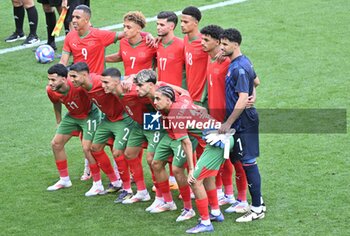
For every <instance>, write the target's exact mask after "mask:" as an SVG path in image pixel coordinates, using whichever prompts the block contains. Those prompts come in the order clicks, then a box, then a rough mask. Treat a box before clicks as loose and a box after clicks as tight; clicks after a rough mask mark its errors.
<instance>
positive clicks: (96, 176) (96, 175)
mask: <svg viewBox="0 0 350 236" xmlns="http://www.w3.org/2000/svg"><path fill="white" fill-rule="evenodd" d="M89 168H90V172H91V175H92V180H93V181H94V182H97V181H100V180H101V173H100V168H99V167H98V165H97V163H95V164H89Z"/></svg>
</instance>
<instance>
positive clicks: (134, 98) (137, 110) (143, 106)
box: [118, 85, 154, 125]
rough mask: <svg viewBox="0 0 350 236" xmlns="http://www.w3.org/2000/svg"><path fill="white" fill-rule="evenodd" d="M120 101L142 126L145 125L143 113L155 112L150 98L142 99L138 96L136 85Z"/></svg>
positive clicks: (120, 97)
mask: <svg viewBox="0 0 350 236" xmlns="http://www.w3.org/2000/svg"><path fill="white" fill-rule="evenodd" d="M118 99H119V100H120V103H121V104H122V105H123V107H124V109H125V112H126V113H128V115H129V116H130V117H131V118H132V119H133V120H134V121H136V122H137V123H139V124H140V125H142V124H143V113H145V112H153V111H154V109H153V107H152V104H151V101H150V100H149V99H148V98H140V97H139V96H138V95H137V92H136V85H133V86H132V88H131V90H130V92H128V93H124V94H123V95H121V96H119V97H118Z"/></svg>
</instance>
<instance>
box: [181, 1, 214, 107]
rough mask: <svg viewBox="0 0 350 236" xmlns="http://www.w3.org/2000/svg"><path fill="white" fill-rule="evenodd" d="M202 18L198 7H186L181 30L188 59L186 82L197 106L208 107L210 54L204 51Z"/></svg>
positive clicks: (182, 16)
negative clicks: (207, 81) (201, 28)
mask: <svg viewBox="0 0 350 236" xmlns="http://www.w3.org/2000/svg"><path fill="white" fill-rule="evenodd" d="M201 18H202V14H201V12H200V10H199V9H198V8H196V7H193V6H190V7H186V8H185V9H184V10H183V11H182V15H181V30H182V33H183V34H186V35H185V37H184V45H185V52H184V53H185V58H186V82H187V88H188V91H189V93H190V96H191V98H192V99H193V101H194V102H195V104H197V105H200V106H203V107H206V99H207V91H206V67H207V62H208V54H207V53H206V52H204V51H203V50H202V45H201V41H202V35H201V34H200V32H199V29H198V24H199V21H200V20H201Z"/></svg>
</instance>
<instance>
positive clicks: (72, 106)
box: [46, 80, 91, 119]
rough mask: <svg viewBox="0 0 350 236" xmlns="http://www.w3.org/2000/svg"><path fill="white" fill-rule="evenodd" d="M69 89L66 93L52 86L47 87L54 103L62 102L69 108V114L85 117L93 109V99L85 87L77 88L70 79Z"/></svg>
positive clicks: (77, 117)
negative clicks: (55, 89)
mask: <svg viewBox="0 0 350 236" xmlns="http://www.w3.org/2000/svg"><path fill="white" fill-rule="evenodd" d="M68 86H69V89H68V91H67V92H66V93H65V94H62V93H59V92H56V91H53V90H52V89H51V88H50V86H47V87H46V92H47V95H48V96H49V98H50V100H51V102H52V103H58V102H61V103H62V104H64V105H65V106H66V108H67V110H68V114H69V115H70V116H72V117H73V118H76V119H85V118H87V117H88V115H89V112H90V110H91V101H90V99H89V97H88V96H87V93H86V92H85V90H84V89H83V88H80V87H79V88H76V87H74V86H73V84H72V82H71V81H70V80H68Z"/></svg>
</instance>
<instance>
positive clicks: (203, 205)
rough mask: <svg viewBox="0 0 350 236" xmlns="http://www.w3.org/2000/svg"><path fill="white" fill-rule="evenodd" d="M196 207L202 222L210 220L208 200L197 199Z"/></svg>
mask: <svg viewBox="0 0 350 236" xmlns="http://www.w3.org/2000/svg"><path fill="white" fill-rule="evenodd" d="M196 205H197V209H198V212H199V215H200V216H201V219H202V220H209V210H208V198H203V199H196Z"/></svg>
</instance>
